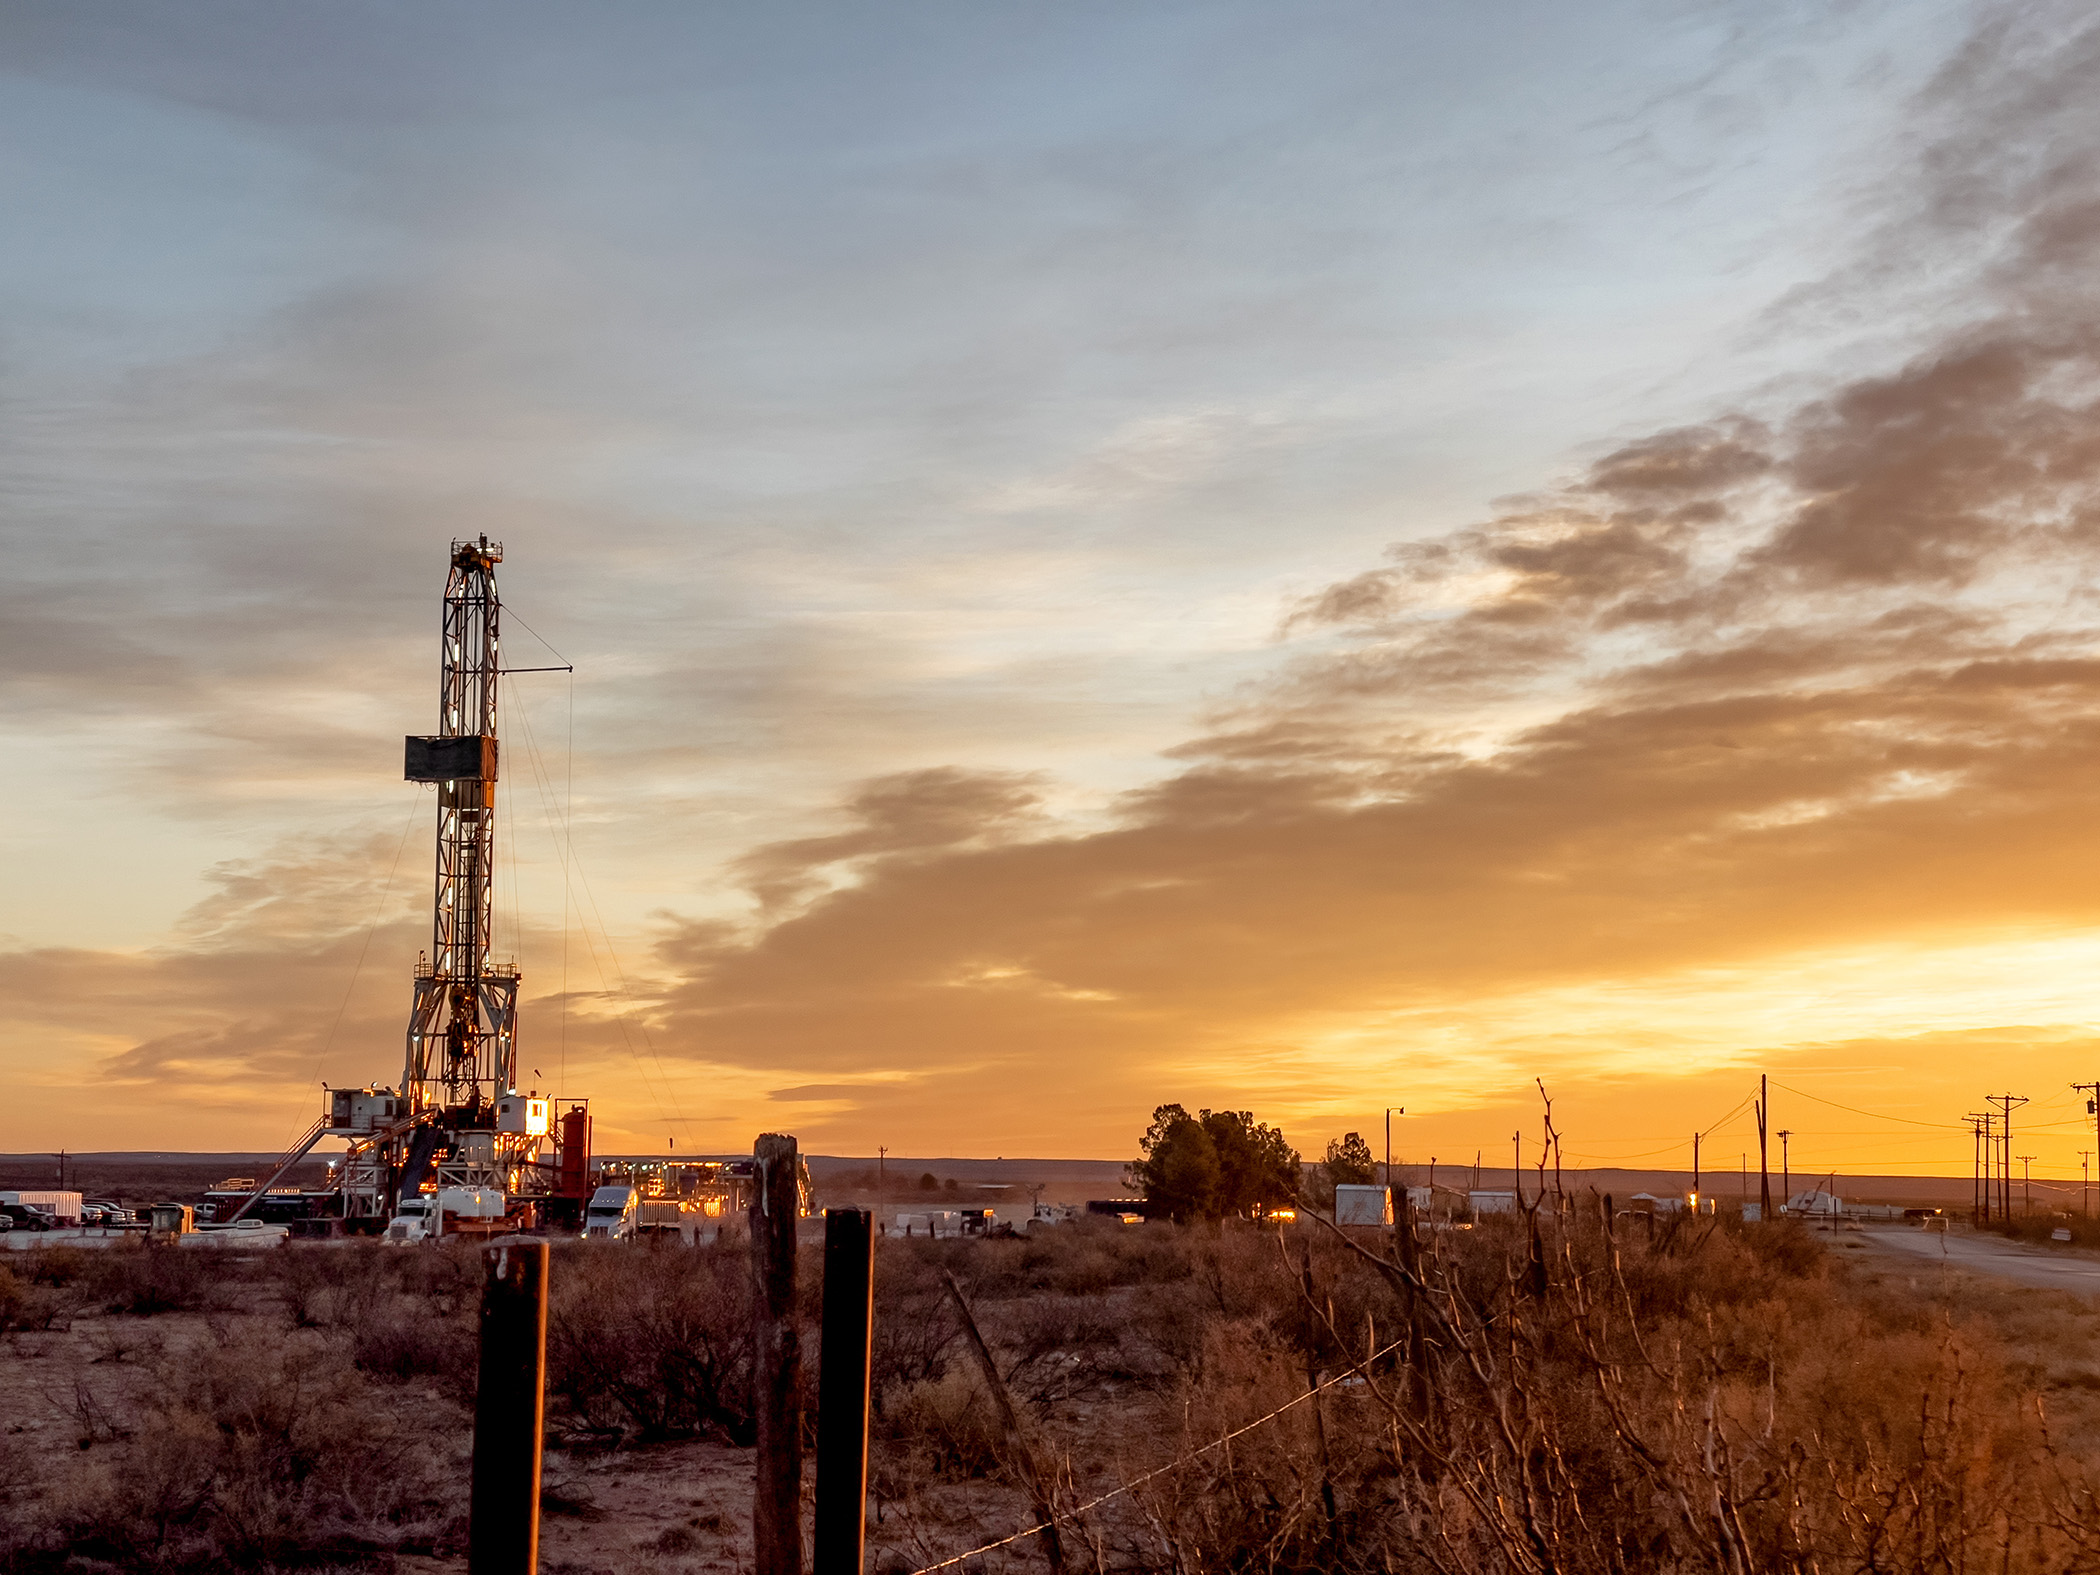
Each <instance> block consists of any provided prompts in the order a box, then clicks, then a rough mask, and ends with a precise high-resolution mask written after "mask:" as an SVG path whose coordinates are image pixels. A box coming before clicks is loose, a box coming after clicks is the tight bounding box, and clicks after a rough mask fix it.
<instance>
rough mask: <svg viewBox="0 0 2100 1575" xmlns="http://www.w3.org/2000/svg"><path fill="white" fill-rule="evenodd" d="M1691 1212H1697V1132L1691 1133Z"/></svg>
mask: <svg viewBox="0 0 2100 1575" xmlns="http://www.w3.org/2000/svg"><path fill="white" fill-rule="evenodd" d="M1692 1212H1693V1213H1694V1214H1696V1213H1698V1212H1699V1134H1698V1133H1696V1132H1694V1133H1693V1134H1692Z"/></svg>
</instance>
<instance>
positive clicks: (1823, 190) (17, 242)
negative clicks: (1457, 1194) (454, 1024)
mask: <svg viewBox="0 0 2100 1575" xmlns="http://www.w3.org/2000/svg"><path fill="white" fill-rule="evenodd" d="M2096 87H2100V27H2096V26H2095V25H2093V24H2091V23H2090V22H2089V20H2088V19H2087V18H2086V17H2085V16H2084V15H2082V14H2081V8H2078V7H2075V6H2070V5H2027V6H2003V5H1966V4H1965V5H1935V4H1928V3H1922V0H1906V3H1902V4H1895V3H1886V4H1877V3H1872V0H1858V3H1852V4H1845V5H1838V6H1832V5H1828V4H1815V5H1808V4H1801V5H1789V4H1774V3H1761V4H1756V5H1750V4H1741V5H1730V4H1705V5H1690V4H1672V3H1660V0H1647V3H1627V0H1600V3H1598V4H1595V5H1591V6H1585V7H1568V6H1563V5H1553V4H1544V3H1540V4H1525V3H1516V0H1512V3H1508V4H1504V5H1500V6H1496V7H1482V6H1478V5H1460V4H1434V3H1427V4H1421V5H1410V6H1404V7H1400V6H1390V5H1379V4H1370V3H1362V4H1341V3H1334V4H1322V3H1308V4H1304V5H1295V6H1289V7H1276V6H1271V5H1256V4H1235V3H1229V0H1225V3H1219V0H1209V3H1205V4H1201V5H1197V4H1170V3H1137V4H1116V5H1107V4H1072V5H1063V6H1057V7H1018V6H1009V7H987V6H981V5H966V4H961V3H921V0H900V3H898V4H893V5H888V6H883V7H863V6H846V5H824V4H814V3H813V4H809V5H804V6H798V7H764V8H759V7H745V6H729V5H707V4H686V3H681V4H677V5H671V4H661V5H656V4H643V3H617V4H610V5H605V6H594V7H589V8H579V7H574V6H568V5H556V4H551V3H549V4H535V3H530V0H518V3H506V4H504V5H501V6H497V5H483V4H470V3H465V0H438V3H425V4H417V5H407V4H383V3H377V0H349V3H339V4H332V5H328V6H320V5H290V6H287V5H279V4H270V5H264V4H260V3H255V4H244V3H230V0H229V3H220V0H200V3H197V4H192V5H187V6H184V7H179V8H170V7H166V6H159V5H150V4H135V5H132V4H119V3H96V0H88V3H80V0H65V3H49V4H45V3H38V0H12V3H10V4H9V5H8V6H7V7H5V8H4V9H0V212H4V213H6V214H7V215H8V216H9V217H8V222H7V223H6V224H4V225H0V410H4V413H5V419H4V420H0V531H4V538H0V539H4V547H0V551H4V554H5V560H4V566H5V573H4V575H0V657H4V660H0V793H4V802H5V804H6V806H7V810H8V813H7V814H6V816H5V817H4V819H0V856H4V858H5V861H6V868H7V878H6V879H5V880H4V881H0V1080H4V1084H5V1086H6V1088H7V1090H8V1098H7V1100H6V1101H5V1105H4V1108H0V1150H49V1149H55V1148H57V1147H60V1146H62V1145H63V1146H66V1147H69V1148H73V1149H110V1148H195V1149H249V1148H254V1149H270V1148H273V1147H275V1146H278V1145H279V1144H281V1143H283V1142H284V1141H287V1140H288V1139H290V1138H291V1137H292V1136H294V1135H295V1134H296V1133H297V1132H298V1131H299V1130H300V1129H301V1128H303V1127H304V1126H305V1125H306V1124H307V1123H308V1121H310V1120H311V1118H312V1114H313V1112H314V1111H315V1110H316V1109H317V1108H318V1101H319V1097H320V1089H321V1086H322V1084H323V1083H333V1084H336V1085H338V1086H340V1085H344V1084H361V1083H365V1082H372V1081H376V1082H382V1083H383V1082H388V1081H391V1080H392V1079H394V1078H395V1077H397V1076H398V1073H399V1068H400V1056H401V1034H402V1028H403V1025H404V1022H405V1017H406V1011H407V1006H408V980H409V976H410V972H411V969H412V966H413V962H414V958H415V955H416V953H417V951H418V950H419V948H420V947H421V946H422V945H424V944H425V943H426V941H427V937H428V929H429V919H428V905H429V900H430V883H431V876H430V863H431V837H432V833H433V830H434V822H435V809H434V807H433V804H432V801H431V800H430V798H429V797H428V796H427V790H425V789H422V788H419V787H417V786H415V785H412V784H406V783H403V782H401V781H400V780H399V759H400V753H399V751H400V744H399V740H400V737H401V736H402V735H403V734H404V733H409V732H421V731H426V730H427V729H428V728H429V727H430V726H432V725H433V718H434V715H435V700H436V695H435V689H436V654H437V652H436V644H437V641H436V634H437V615H438V603H439V597H440V595H441V592H442V588H443V582H444V570H445V562H446V557H447V544H448V543H449V542H450V540H451V539H452V538H454V537H455V536H467V535H475V534H479V533H483V532H486V533H487V534H488V535H489V536H490V537H492V538H493V539H495V540H498V541H500V542H502V543H503V545H504V552H505V557H504V562H503V566H502V569H501V571H500V578H501V586H502V592H503V596H504V600H505V604H506V608H507V610H508V622H507V623H506V653H507V657H508V659H510V660H511V661H513V662H514V663H516V664H518V665H534V664H537V663H542V662H543V663H546V664H550V665H551V664H555V663H557V662H573V663H574V665H575V672H574V675H573V677H571V676H569V675H565V674H560V673H552V674H524V675H519V676H517V677H515V678H512V679H510V680H508V681H507V683H506V692H505V695H504V707H505V711H504V735H505V761H506V770H507V781H506V783H505V785H504V787H503V790H502V792H503V800H502V814H503V817H504V819H503V822H502V824H503V831H502V833H501V835H502V839H503V850H504V855H505V871H504V875H503V878H502V881H501V883H500V885H499V892H498V900H499V909H500V918H499V927H500V931H501V933H500V935H499V939H498V949H499V951H500V952H502V953H504V954H506V955H515V956H516V957H517V959H518V961H519V962H520V965H521V966H522V967H523V969H524V972H525V997H524V1006H523V1014H522V1027H521V1044H522V1046H523V1049H522V1052H521V1056H522V1059H521V1068H523V1069H525V1070H526V1071H529V1074H530V1078H529V1080H530V1081H531V1082H532V1083H533V1085H534V1086H537V1087H540V1088H542V1089H545V1090H548V1091H551V1092H555V1093H557V1094H559V1095H562V1096H564V1097H579V1096H589V1097H590V1098H591V1099H592V1101H593V1108H594V1111H595V1113H596V1118H597V1122H598V1128H599V1144H600V1146H601V1147H603V1148H613V1147H619V1148H628V1149H633V1150H654V1149H663V1148H667V1147H668V1146H669V1145H671V1144H674V1143H675V1144H676V1146H677V1148H678V1149H679V1150H680V1151H728V1150H736V1149H743V1148H746V1147H747V1146H748V1144H749V1142H750V1139H751V1137H752V1135H753V1134H754V1133H756V1132H758V1131H761V1130H787V1131H792V1132H795V1133H796V1134H797V1135H798V1136H799V1137H800V1138H801V1139H802V1141H803V1143H804V1145H805V1147H807V1148H809V1149H811V1150H813V1151H818V1152H832V1153H872V1152H873V1151H874V1149H875V1148H876V1147H877V1146H878V1145H881V1146H884V1147H887V1148H888V1149H890V1150H891V1151H892V1152H898V1153H910V1154H923V1155H936V1154H953V1155H970V1156H986V1157H990V1156H995V1155H1020V1154H1029V1155H1045V1156H1049V1155H1065V1156H1101V1157H1127V1156H1128V1155H1130V1154H1132V1153H1133V1152H1134V1151H1135V1146H1136V1143H1137V1139H1138V1136H1139V1135H1140V1134H1141V1133H1142V1131H1143V1130H1144V1127H1145V1125H1146V1122H1147V1120H1148V1118H1149V1115H1150V1112H1151V1109H1152V1107H1153V1106H1154V1105H1156V1104H1159V1103H1162V1102H1165V1101H1169V1100H1173V1101H1179V1102H1181V1103H1183V1104H1186V1105H1188V1106H1189V1107H1190V1108H1198V1107H1212V1108H1219V1107H1230V1108H1235V1109H1240V1108H1244V1109H1250V1110H1252V1111H1253V1112H1254V1113H1255V1114H1256V1115H1257V1116H1258V1117H1260V1118H1262V1119H1265V1120H1270V1121H1273V1122H1276V1123H1277V1124H1279V1125H1281V1126H1282V1127H1283V1128H1284V1129H1285V1131H1286V1133H1287V1134H1288V1135H1289V1136H1290V1137H1291V1139H1292V1141H1293V1142H1294V1143H1296V1144H1297V1145H1298V1146H1299V1148H1300V1149H1301V1150H1303V1151H1304V1152H1306V1153H1307V1154H1308V1155H1312V1154H1316V1153H1318V1152H1319V1151H1320V1150H1321V1149H1323V1148H1324V1146H1325V1144H1326V1142H1327V1141H1328V1139H1330V1138H1332V1137H1334V1136H1337V1135H1339V1134H1340V1133H1341V1132H1343V1131H1345V1130H1358V1131H1362V1132H1364V1133H1365V1134H1366V1135H1368V1136H1372V1137H1373V1142H1374V1146H1377V1147H1382V1144H1383V1122H1384V1113H1385V1110H1386V1109H1387V1107H1392V1106H1399V1107H1404V1108H1405V1111H1406V1113H1405V1115H1403V1116H1399V1117H1396V1118H1395V1139H1394V1141H1395V1145H1396V1149H1397V1151H1398V1155H1399V1157H1402V1158H1408V1159H1413V1160H1417V1161H1419V1160H1421V1159H1424V1158H1426V1157H1428V1156H1429V1155H1430V1154H1437V1155H1439V1156H1440V1157H1442V1158H1444V1159H1446V1160H1454V1159H1455V1160H1461V1161H1463V1160H1470V1158H1471V1156H1472V1154H1473V1153H1475V1152H1482V1153H1485V1154H1486V1155H1487V1157H1488V1158H1489V1160H1490V1161H1491V1162H1492V1161H1493V1160H1494V1159H1496V1158H1498V1157H1499V1156H1500V1155H1502V1154H1504V1153H1507V1152H1509V1151H1510V1149H1509V1145H1510V1144H1511V1141H1512V1137H1513V1135H1514V1134H1515V1133H1516V1132H1518V1131H1520V1130H1521V1131H1523V1132H1524V1133H1526V1134H1527V1136H1526V1138H1525V1141H1526V1142H1527V1143H1528V1144H1533V1145H1535V1144H1536V1142H1537V1135H1538V1133H1539V1131H1540V1123H1541V1116H1542V1105H1541V1088H1542V1087H1543V1089H1544V1091H1545V1093H1546V1094H1548V1095H1550V1096H1551V1098H1552V1100H1553V1116H1554V1121H1555V1123H1556V1126H1557V1128H1558V1129H1559V1131H1560V1132H1561V1134H1562V1142H1563V1147H1564V1152H1565V1156H1566V1159H1567V1162H1568V1163H1570V1164H1578V1163H1580V1164H1610V1163H1614V1162H1617V1161H1619V1160H1626V1161H1629V1162H1638V1163H1640V1164H1642V1165H1668V1164H1688V1163H1689V1160H1690V1150H1691V1134H1692V1133H1693V1132H1695V1131H1698V1132H1704V1133H1706V1134H1708V1136H1707V1137H1706V1139H1705V1147H1704V1154H1705V1156H1706V1160H1707V1163H1708V1164H1710V1165H1711V1164H1714V1163H1716V1159H1715V1156H1716V1155H1718V1156H1720V1157H1721V1160H1723V1161H1725V1165H1726V1166H1728V1167H1732V1166H1733V1165H1735V1164H1736V1163H1737V1162H1738V1161H1739V1158H1740V1156H1741V1155H1742V1154H1744V1153H1748V1154H1749V1155H1750V1157H1751V1160H1752V1161H1753V1162H1754V1160H1755V1134H1754V1127H1753V1125H1752V1120H1753V1118H1752V1116H1751V1114H1750V1112H1749V1111H1748V1109H1747V1107H1746V1106H1745V1105H1744V1096H1745V1095H1746V1094H1747V1093H1748V1092H1749V1091H1750V1090H1751V1088H1752V1086H1753V1084H1754V1083H1755V1080H1756V1078H1757V1077H1758V1076H1759V1075H1760V1074H1764V1075H1768V1076H1769V1077H1770V1078H1771V1079H1773V1086H1774V1092H1773V1120H1772V1125H1773V1127H1774V1128H1775V1129H1776V1128H1777V1127H1779V1126H1785V1127H1787V1128H1788V1130H1789V1131H1790V1132H1791V1133H1792V1134H1793V1136H1792V1138H1791V1139H1790V1142H1791V1144H1792V1153H1793V1156H1794V1165H1795V1168H1796V1169H1797V1170H1813V1171H1821V1170H1852V1171H1862V1170H1873V1171H1911V1172H1939V1173H1952V1174H1962V1173H1964V1172H1965V1171H1966V1168H1967V1166H1968V1165H1969V1162H1970V1153H1971V1149H1970V1140H1969V1137H1968V1135H1967V1130H1966V1128H1965V1127H1964V1126H1963V1125H1962V1117H1963V1115H1964V1113H1966V1112H1969V1111H1974V1110H1978V1109H1981V1108H1982V1100H1983V1098H1984V1096H1985V1095H1986V1094H1992V1093H2014V1094H2023V1095H2026V1096H2028V1097H2029V1098H2030V1099H2031V1101H2032V1103H2031V1104H2030V1105H2029V1106H2028V1107H2026V1108H2024V1109H2023V1110H2022V1111H2021V1113H2020V1114H2019V1115H2018V1116H2017V1117H2016V1118H2015V1120H2016V1130H2017V1131H2018V1133H2019V1135H2020V1143H2019V1144H2016V1145H2015V1146H2016V1147H2017V1148H2018V1149H2019V1150H2020V1152H2023V1153H2024V1152H2030V1151H2031V1152H2032V1153H2033V1155H2034V1156H2035V1158H2034V1160H2033V1165H2034V1173H2035V1174H2036V1175H2037V1176H2049V1177H2055V1178H2058V1179H2059V1180H2060V1179H2061V1178H2064V1177H2075V1176H2078V1175H2079V1174H2080V1164H2081V1161H2080V1152H2081V1147H2082V1148H2083V1149H2084V1150H2091V1149H2092V1148H2094V1146H2095V1140H2094V1135H2093V1134H2094V1129H2093V1128H2092V1127H2091V1126H2090V1125H2089V1124H2088V1122H2087V1118H2086V1116H2085V1113H2084V1105H2083V1096H2080V1095H2078V1094H2075V1093H2074V1092H2073V1091H2072V1088H2071V1085H2072V1084H2073V1083H2074V1082H2076V1081H2080V1080H2086V1081H2091V1080H2093V1079H2095V1078H2100V1035H2096V1033H2095V1031H2094V1026H2093V1024H2094V1020H2095V1017H2096V1015H2100V1013H2096V1007H2100V1001H2096V997H2095V981H2096V978H2100V972H2096V970H2100V881H2096V878H2095V877H2096V875H2100V868H2096V855H2100V835H2096V833H2095V830H2094V829H2093V825H2094V821H2095V816H2094V814H2093V798H2094V794H2093V784H2094V782H2095V767H2096V765H2100V725H2096V720H2100V712H2096V709H2095V701H2096V699H2100V602H2096V597H2095V587H2094V573H2093V571H2094V569H2095V566H2096V563H2100V510H2096V505H2100V407H2096V403H2095V401H2096V398H2100V335H2096V331H2095V329H2094V326H2093V325H2094V323H2095V322H2096V321H2100V316H2096V313H2095V310H2094V309H2095V307H2096V305H2100V301H2096V300H2095V299H2094V297H2095V294H2096V290H2100V287H2096V285H2095V284H2094V282H2093V281H2094V280H2095V278H2100V272H2096V270H2095V268H2094V263H2095V262H2096V261H2100V257H2096V255H2095V254H2096V252H2100V157H2096V155H2100V93H2096V92H2095V88H2096ZM521 1075H522V1074H521ZM1533 1152H1534V1153H1535V1152H1536V1150H1535V1148H1534V1150H1533Z"/></svg>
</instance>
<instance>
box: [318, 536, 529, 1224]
mask: <svg viewBox="0 0 2100 1575" xmlns="http://www.w3.org/2000/svg"><path fill="white" fill-rule="evenodd" d="M502 561H503V548H502V546H501V544H500V543H495V542H491V541H490V540H489V539H488V537H486V536H483V537H480V538H479V539H478V540H475V541H455V542H454V543H453V544H452V559H451V568H450V572H449V573H448V575H447V578H446V581H445V607H444V619H443V630H442V639H441V642H440V680H439V690H438V731H437V732H436V733H434V734H425V735H419V736H411V737H410V738H409V739H408V740H407V741H406V751H405V755H406V758H405V762H404V775H405V777H406V778H407V780H409V781H411V782H423V783H429V784H431V785H433V786H435V788H436V789H437V801H438V822H437V882H436V893H435V902H434V910H433V916H432V923H431V941H430V949H429V950H428V951H427V952H425V953H423V954H422V955H421V956H420V957H418V958H417V960H416V972H415V990H414V997H413V1003H412V1005H411V1006H410V1009H409V1016H408V1046H407V1057H406V1059H405V1061H404V1063H403V1065H402V1071H401V1082H400V1086H399V1088H398V1090H397V1089H393V1088H382V1087H378V1086H376V1085H375V1086H372V1087H367V1088H363V1089H337V1090H334V1091H333V1092H332V1093H331V1095H330V1103H329V1107H328V1108H327V1110H325V1111H324V1112H323V1114H322V1117H321V1123H320V1131H321V1134H322V1135H327V1136H335V1137H343V1138H347V1139H348V1140H349V1151H348V1152H347V1153H346V1154H345V1155H344V1157H343V1159H342V1161H341V1162H340V1164H339V1165H338V1167H337V1170H336V1178H335V1186H336V1190H337V1193H338V1196H339V1198H340V1208H341V1214H342V1217H343V1220H344V1222H345V1225H346V1226H349V1227H350V1228H353V1229H355V1228H359V1227H360V1226H362V1228H365V1229H372V1228H376V1227H381V1226H383V1225H384V1224H385V1222H386V1220H387V1219H388V1218H389V1216H391V1215H392V1214H393V1212H394V1210H395V1207H396V1205H397V1203H398V1202H399V1200H400V1199H401V1198H403V1197H405V1196H408V1195H411V1194H413V1193H415V1192H418V1191H420V1190H423V1189H424V1188H426V1187H435V1188H453V1187H459V1188H473V1189H479V1190H482V1191H494V1192H500V1193H501V1194H502V1195H503V1197H504V1198H505V1199H506V1200H510V1199H516V1198H517V1197H519V1196H520V1195H523V1194H533V1193H539V1192H544V1191H545V1190H546V1189H547V1178H548V1174H549V1171H550V1169H551V1168H552V1167H549V1166H547V1165H544V1164H542V1163H541V1162H540V1157H539V1156H540V1150H541V1148H542V1146H543V1145H544V1144H545V1142H546V1139H547V1133H548V1102H547V1101H546V1100H545V1099H543V1098H541V1097H540V1096H539V1094H538V1092H537V1091H536V1090H528V1091H526V1092H525V1093H523V1094H521V1093H520V1092H519V1091H518V1086H517V1069H518V1043H517V1009H518V970H517V967H516V966H515V965H514V964H512V963H508V962H499V961H497V960H495V959H494V958H493V957H492V956H491V953H490V941H491V929H492V924H493V920H494V917H495V902H494V895H495V894H494V873H495V858H496V781H497V763H498V755H499V751H498V746H497V727H496V723H497V715H496V710H497V707H496V700H497V688H498V682H499V680H500V678H501V676H502V668H501V666H500V662H499V650H500V628H499V624H500V618H501V611H502V604H501V602H500V601H499V599H498V597H497V594H496V573H495V570H496V565H497V564H498V563H500V562H502Z"/></svg>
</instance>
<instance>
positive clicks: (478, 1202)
mask: <svg viewBox="0 0 2100 1575" xmlns="http://www.w3.org/2000/svg"><path fill="white" fill-rule="evenodd" d="M508 1206H509V1205H508V1204H507V1203H506V1202H505V1201H504V1197H503V1194H502V1193H500V1192H498V1191H497V1190H496V1189H495V1188H493V1187H440V1188H439V1189H438V1190H437V1191H435V1192H421V1193H417V1194H416V1195H415V1196H413V1197H407V1198H403V1199H402V1200H401V1203H400V1206H399V1208H398V1210H397V1211H396V1213H395V1215H394V1217H393V1219H392V1220H390V1221H388V1223H387V1227H386V1239H387V1240H388V1241H392V1242H413V1241H434V1240H436V1239H437V1238H438V1237H439V1236H442V1235H443V1234H444V1233H445V1220H446V1217H447V1216H448V1215H449V1216H450V1217H451V1218H453V1219H456V1220H494V1219H501V1218H502V1217H503V1214H504V1211H505V1210H506V1209H507V1208H508Z"/></svg>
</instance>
